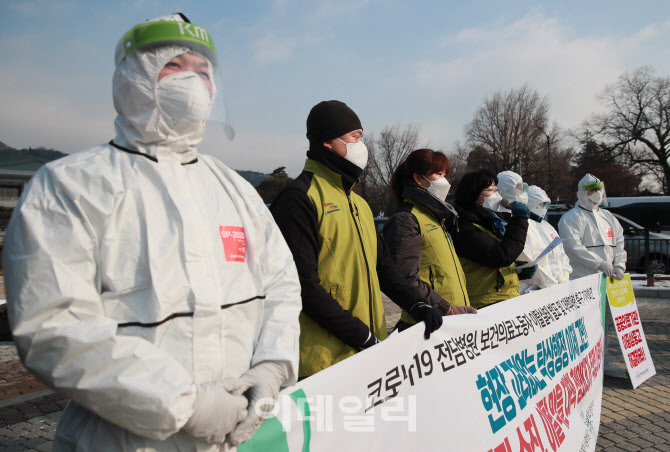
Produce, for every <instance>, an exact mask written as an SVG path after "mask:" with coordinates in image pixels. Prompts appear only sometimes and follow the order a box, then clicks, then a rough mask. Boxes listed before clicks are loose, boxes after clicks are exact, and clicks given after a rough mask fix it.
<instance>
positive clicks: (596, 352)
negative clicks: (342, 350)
mask: <svg viewBox="0 0 670 452" xmlns="http://www.w3.org/2000/svg"><path fill="white" fill-rule="evenodd" d="M605 299H606V295H605V284H604V278H601V275H600V274H597V275H592V276H587V277H585V278H581V279H579V280H576V281H571V282H568V283H564V284H561V285H559V286H555V287H552V288H548V289H543V290H541V291H537V292H533V293H530V294H527V295H523V296H521V297H517V298H514V299H511V300H507V301H504V302H501V303H497V304H495V305H492V306H490V307H487V308H485V309H480V310H479V313H478V314H477V315H459V316H451V317H445V319H444V325H443V326H442V328H440V330H439V331H436V332H435V333H433V334H432V335H431V337H430V339H428V340H425V339H424V337H423V332H424V325H423V324H419V325H416V326H414V327H412V328H410V329H409V330H407V331H404V332H403V333H399V334H398V333H394V334H392V335H390V336H389V338H388V339H386V340H385V341H383V342H382V343H380V344H378V345H376V346H374V347H372V348H370V349H368V350H366V351H364V352H361V353H358V354H356V355H354V356H353V357H351V358H349V359H347V360H345V361H343V362H341V363H339V364H337V365H335V366H332V367H330V368H328V369H326V370H324V371H322V372H320V373H318V374H316V375H314V376H312V377H310V378H307V379H305V380H302V381H300V382H299V383H298V384H297V385H296V386H293V387H291V388H287V389H285V390H284V391H282V392H281V394H280V396H279V399H278V401H277V402H278V403H277V404H276V405H275V409H274V411H273V415H272V416H271V417H269V418H268V419H267V420H266V421H265V423H264V424H263V426H262V427H261V429H260V430H259V431H258V432H257V433H256V434H255V435H254V436H253V437H252V438H251V440H249V441H248V442H246V443H244V444H242V445H240V446H239V447H238V450H239V451H240V452H256V451H268V450H273V451H282V452H284V451H286V452H289V451H291V452H292V451H302V452H307V451H342V450H366V451H368V450H379V451H391V450H454V451H481V452H512V451H514V452H522V451H527V452H534V451H537V452H548V451H554V452H555V451H559V450H560V451H570V452H574V451H593V450H595V446H596V439H597V435H598V425H599V422H600V409H601V397H602V381H603V379H602V351H603V349H602V347H603V320H604V315H603V311H602V309H604V303H605Z"/></svg>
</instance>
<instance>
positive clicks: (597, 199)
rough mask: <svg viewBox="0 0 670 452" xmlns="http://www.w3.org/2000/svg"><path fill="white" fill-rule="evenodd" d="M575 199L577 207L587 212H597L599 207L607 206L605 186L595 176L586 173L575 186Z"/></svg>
mask: <svg viewBox="0 0 670 452" xmlns="http://www.w3.org/2000/svg"><path fill="white" fill-rule="evenodd" d="M589 192H592V193H590V194H589ZM577 199H578V200H579V205H581V206H582V207H584V208H586V209H588V210H599V209H600V206H602V205H605V206H607V195H606V194H605V184H604V183H603V182H602V181H601V180H600V179H598V178H597V177H596V176H594V175H592V174H589V173H586V176H584V177H582V179H581V180H580V181H579V183H578V184H577Z"/></svg>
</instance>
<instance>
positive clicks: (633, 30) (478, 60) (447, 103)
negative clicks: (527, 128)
mask: <svg viewBox="0 0 670 452" xmlns="http://www.w3.org/2000/svg"><path fill="white" fill-rule="evenodd" d="M176 11H181V12H183V13H185V14H186V15H187V16H188V17H189V19H190V20H191V21H192V22H194V23H196V24H198V25H202V26H203V27H205V28H206V29H207V30H208V31H210V33H211V34H212V35H213V36H214V39H215V41H216V44H217V48H218V50H219V56H220V60H221V62H222V71H223V81H224V86H223V93H224V96H225V102H226V106H227V108H228V111H229V113H230V117H231V120H232V122H233V125H234V127H235V130H236V133H237V136H236V138H235V140H234V141H233V142H229V141H226V140H225V139H224V138H222V137H221V136H219V135H216V134H214V133H212V134H209V135H208V136H207V137H206V139H205V141H204V142H203V143H202V144H201V146H200V151H201V152H205V153H209V154H213V155H215V156H217V157H218V158H220V159H221V160H223V161H224V163H226V164H228V165H229V166H231V167H233V168H237V169H250V170H256V171H262V172H270V171H272V170H273V169H274V168H276V167H278V166H286V167H287V170H288V173H289V175H291V176H297V174H298V173H299V172H300V170H301V169H302V165H303V163H304V158H305V151H306V149H307V140H306V138H305V119H306V117H307V114H308V113H309V110H310V108H311V107H312V106H313V105H314V104H316V103H318V102H319V101H321V100H326V99H339V100H342V101H344V102H346V103H347V104H349V105H350V106H351V107H352V108H353V109H354V110H355V111H356V112H357V113H358V115H359V116H360V118H361V121H362V123H363V127H364V129H365V132H378V131H379V130H380V129H381V128H382V127H384V126H386V125H393V124H396V123H400V124H409V123H412V124H416V125H418V126H419V127H420V130H421V144H422V145H423V144H425V145H428V146H431V147H433V148H435V149H442V150H445V151H450V150H452V149H453V148H454V143H455V142H456V141H458V140H460V141H463V140H464V135H463V128H464V126H465V124H467V123H468V122H469V121H470V120H471V119H472V116H473V114H474V112H475V110H476V108H477V107H478V106H479V105H480V104H481V103H482V101H483V100H484V99H485V98H486V97H487V96H491V95H492V94H494V93H495V92H496V91H498V90H501V89H503V90H508V89H511V88H519V87H520V86H522V85H523V84H524V83H528V85H529V86H530V87H532V88H535V89H537V90H538V91H539V92H540V94H541V95H542V96H547V97H548V99H549V103H550V106H551V110H550V117H551V120H552V121H555V122H556V123H557V125H559V126H560V127H562V128H570V127H575V126H577V125H578V124H579V123H580V122H581V121H583V120H584V119H586V118H587V117H588V116H589V115H590V114H592V113H593V112H595V111H597V109H598V104H597V102H596V94H597V93H598V92H599V91H601V90H602V88H603V87H604V86H605V85H606V84H608V83H612V82H613V81H615V80H616V78H617V77H618V76H619V75H620V74H621V73H622V72H624V71H626V70H632V69H635V68H637V67H639V66H641V65H650V66H652V67H653V68H655V70H656V73H657V74H658V75H664V76H667V75H670V3H668V2H667V0H654V1H644V0H640V1H637V2H630V0H627V1H619V0H612V1H591V2H584V1H583V0H582V1H561V2H557V1H555V2H548V1H547V2H543V1H501V0H491V1H477V0H472V1H468V2H462V1H459V2H455V1H446V0H443V1H414V2H408V1H400V0H355V1H350V0H333V1H330V0H329V1H320V0H312V1H299V0H295V1H294V0H275V1H253V0H250V1H232V0H228V1H222V0H219V1H198V2H194V1H184V2H172V1H160V0H144V1H141V0H140V1H117V2H113V1H106V2H91V1H41V0H33V1H31V0H27V1H15V0H3V2H2V3H0V17H1V19H0V21H1V22H0V23H1V25H2V26H1V27H0V60H1V61H2V71H0V99H2V102H3V108H2V110H0V141H2V142H4V143H6V144H8V145H10V146H13V147H17V148H18V147H27V146H33V147H36V146H46V147H53V148H56V149H59V150H62V151H65V152H76V151H78V150H82V149H85V148H87V147H90V146H93V145H95V144H99V143H103V142H107V141H109V140H110V139H111V138H113V135H114V128H113V120H114V117H115V115H116V114H115V111H114V107H113V103H112V90H111V79H112V73H113V70H114V65H113V54H114V47H115V45H116V43H117V41H118V40H119V38H120V37H121V36H122V35H123V33H125V32H126V31H127V30H128V29H130V28H131V27H132V26H133V25H135V24H136V23H139V22H141V21H143V20H145V19H150V18H154V17H157V16H161V15H165V14H168V13H172V12H176Z"/></svg>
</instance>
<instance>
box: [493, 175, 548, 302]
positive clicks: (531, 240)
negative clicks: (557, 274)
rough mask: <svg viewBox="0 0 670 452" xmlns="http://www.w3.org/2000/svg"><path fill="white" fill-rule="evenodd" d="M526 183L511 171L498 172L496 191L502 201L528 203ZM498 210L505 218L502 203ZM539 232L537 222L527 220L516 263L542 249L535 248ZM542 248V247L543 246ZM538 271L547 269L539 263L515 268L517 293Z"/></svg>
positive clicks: (531, 258) (524, 290)
mask: <svg viewBox="0 0 670 452" xmlns="http://www.w3.org/2000/svg"><path fill="white" fill-rule="evenodd" d="M527 188H528V184H526V183H525V182H524V181H523V179H522V178H521V176H519V175H518V174H517V173H515V172H513V171H503V172H501V173H498V193H499V194H500V196H501V197H502V199H503V200H504V201H507V202H508V203H512V202H514V201H518V202H520V203H523V204H526V205H527V204H528V193H527ZM497 210H498V212H502V213H503V215H501V217H502V218H503V219H507V216H506V213H507V212H510V210H509V209H506V208H505V207H503V206H502V205H499V206H498V208H497ZM540 240H541V239H540V233H539V231H538V223H537V222H536V221H533V220H528V231H527V232H526V242H525V245H524V249H523V252H522V253H521V254H520V255H519V257H517V259H516V261H517V264H521V263H527V262H531V261H532V260H534V259H535V258H537V256H539V254H540V253H541V252H542V250H539V251H537V253H535V250H536V249H537V248H538V245H537V244H538V243H539V242H540ZM543 249H544V248H543ZM539 271H542V272H546V271H547V269H546V268H544V267H542V268H540V265H534V266H532V267H526V268H523V269H520V270H517V273H518V275H519V293H520V294H522V295H523V294H524V293H525V292H526V291H527V290H528V287H530V286H531V285H532V284H531V283H529V281H530V280H531V279H532V278H534V277H535V275H537V273H538V272H539Z"/></svg>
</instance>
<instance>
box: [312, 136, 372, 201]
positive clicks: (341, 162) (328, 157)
mask: <svg viewBox="0 0 670 452" xmlns="http://www.w3.org/2000/svg"><path fill="white" fill-rule="evenodd" d="M307 158H310V159H312V160H315V161H317V162H319V163H321V164H322V165H324V166H325V167H326V168H328V169H329V170H331V171H333V172H335V173H337V174H339V175H340V176H341V177H342V185H343V188H344V191H345V192H347V193H349V192H350V191H351V187H353V186H354V184H356V182H358V178H359V177H361V174H363V170H362V169H361V168H359V167H358V166H356V165H354V164H353V163H351V162H350V161H349V160H347V159H345V158H344V157H340V156H339V155H337V154H336V153H334V152H333V151H331V150H329V149H326V148H324V147H323V146H322V147H320V148H316V149H310V150H309V151H307Z"/></svg>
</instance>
